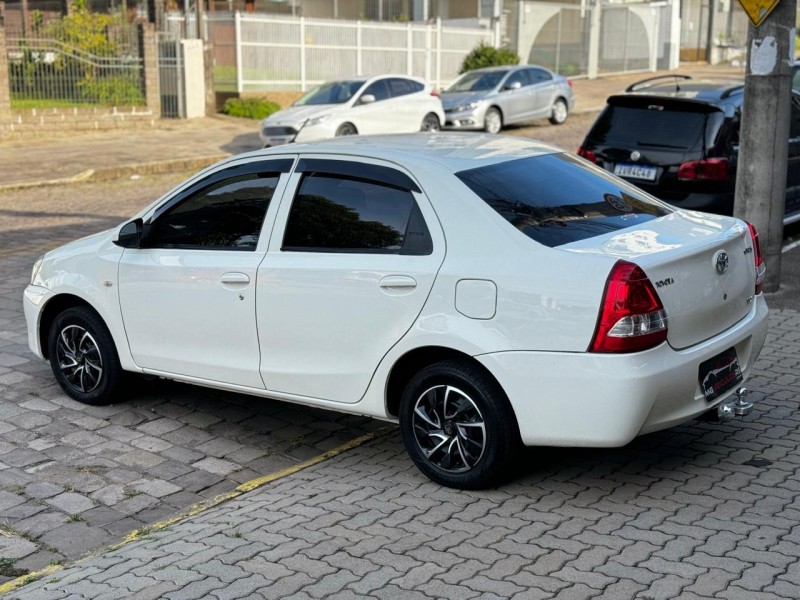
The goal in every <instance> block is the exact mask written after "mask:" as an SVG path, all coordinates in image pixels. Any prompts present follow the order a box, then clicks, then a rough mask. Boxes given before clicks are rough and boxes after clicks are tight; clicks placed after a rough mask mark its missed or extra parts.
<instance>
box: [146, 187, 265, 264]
mask: <svg viewBox="0 0 800 600" xmlns="http://www.w3.org/2000/svg"><path fill="white" fill-rule="evenodd" d="M279 177H280V174H279V173H245V174H240V175H234V176H232V177H228V178H225V179H222V180H220V181H216V182H214V183H210V184H209V185H207V186H205V187H200V189H197V190H194V191H193V192H191V193H189V194H188V195H187V197H186V198H185V199H183V200H181V201H180V202H178V203H177V204H175V205H174V206H171V207H169V208H168V209H167V210H166V211H164V212H163V213H162V214H160V215H158V217H157V218H156V219H155V220H154V222H153V223H152V224H151V225H150V227H149V231H148V232H147V236H146V239H145V246H146V247H149V248H186V249H204V250H244V251H254V250H255V249H256V245H257V244H258V238H259V235H260V233H261V226H262V224H263V222H264V216H265V214H266V212H267V207H268V206H269V202H270V200H271V199H272V195H273V193H274V192H275V187H276V186H277V184H278V179H279Z"/></svg>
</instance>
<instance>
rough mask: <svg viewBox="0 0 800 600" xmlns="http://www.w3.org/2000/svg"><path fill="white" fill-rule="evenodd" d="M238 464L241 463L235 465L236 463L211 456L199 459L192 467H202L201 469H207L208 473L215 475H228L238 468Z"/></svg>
mask: <svg viewBox="0 0 800 600" xmlns="http://www.w3.org/2000/svg"><path fill="white" fill-rule="evenodd" d="M240 466H241V465H237V464H236V463H232V462H230V461H227V460H221V459H219V458H214V457H211V456H209V457H208V458H204V459H203V460H199V461H197V462H196V463H194V464H193V465H192V467H194V468H195V469H202V470H203V471H208V472H209V473H214V474H215V475H229V474H230V473H232V472H233V471H235V470H236V469H238V468H240Z"/></svg>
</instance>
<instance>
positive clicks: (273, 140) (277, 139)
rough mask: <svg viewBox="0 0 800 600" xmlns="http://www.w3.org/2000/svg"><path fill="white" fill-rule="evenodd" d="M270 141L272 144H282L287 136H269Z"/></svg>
mask: <svg viewBox="0 0 800 600" xmlns="http://www.w3.org/2000/svg"><path fill="white" fill-rule="evenodd" d="M269 143H270V145H271V146H282V145H283V144H285V143H286V138H285V137H274V138H269Z"/></svg>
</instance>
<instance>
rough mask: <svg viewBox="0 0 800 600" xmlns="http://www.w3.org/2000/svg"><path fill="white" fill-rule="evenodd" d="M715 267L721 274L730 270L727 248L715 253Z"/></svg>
mask: <svg viewBox="0 0 800 600" xmlns="http://www.w3.org/2000/svg"><path fill="white" fill-rule="evenodd" d="M714 267H715V268H716V269H717V273H719V274H720V275H722V274H723V273H724V272H725V271H727V270H728V253H727V252H725V250H720V251H719V252H717V253H716V254H715V255H714Z"/></svg>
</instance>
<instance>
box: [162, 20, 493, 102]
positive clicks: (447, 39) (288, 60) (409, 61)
mask: <svg viewBox="0 0 800 600" xmlns="http://www.w3.org/2000/svg"><path fill="white" fill-rule="evenodd" d="M167 21H168V27H170V28H173V29H182V30H184V31H186V32H189V33H191V32H193V31H194V25H193V23H192V18H191V17H190V19H189V21H188V22H186V23H184V22H183V21H184V17H182V16H180V15H170V16H168V17H167ZM205 26H206V32H207V36H208V38H209V39H210V41H211V42H212V43H213V45H214V58H215V85H216V86H217V88H218V89H220V88H222V89H225V88H226V87H227V88H228V89H231V91H237V92H240V93H241V92H266V91H306V90H308V89H309V88H311V87H313V86H314V85H317V84H320V83H322V82H324V81H328V80H331V79H337V78H342V77H351V76H353V75H378V74H383V73H396V74H405V75H415V76H418V77H422V78H424V79H425V81H426V82H428V83H430V84H431V85H432V86H433V87H434V88H440V87H444V86H446V85H448V84H449V83H450V82H451V81H452V80H453V79H455V78H456V76H457V75H458V70H459V67H460V66H461V63H462V61H463V60H464V57H465V56H466V55H467V54H468V53H469V52H470V51H471V50H472V49H473V48H474V47H475V46H476V45H477V44H478V43H480V42H484V43H487V44H490V45H495V44H496V38H497V33H496V32H495V31H494V30H490V29H479V28H465V27H447V26H443V25H442V22H441V21H440V20H437V21H435V22H432V23H421V22H409V23H386V22H377V21H348V20H343V19H313V18H305V17H288V16H276V15H265V14H259V15H255V14H248V13H241V12H235V13H215V14H212V15H208V17H207V19H206V23H205Z"/></svg>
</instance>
